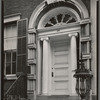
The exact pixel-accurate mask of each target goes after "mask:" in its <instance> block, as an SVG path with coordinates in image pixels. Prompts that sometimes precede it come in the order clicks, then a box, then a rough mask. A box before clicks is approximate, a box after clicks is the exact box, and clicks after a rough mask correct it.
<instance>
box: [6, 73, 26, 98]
mask: <svg viewBox="0 0 100 100" xmlns="http://www.w3.org/2000/svg"><path fill="white" fill-rule="evenodd" d="M11 95H12V96H20V97H21V98H27V77H26V75H24V74H23V75H20V76H19V77H18V78H17V79H16V80H15V81H14V83H13V84H12V85H11V86H10V88H9V89H8V90H7V92H6V93H5V95H4V98H7V97H8V96H11Z"/></svg>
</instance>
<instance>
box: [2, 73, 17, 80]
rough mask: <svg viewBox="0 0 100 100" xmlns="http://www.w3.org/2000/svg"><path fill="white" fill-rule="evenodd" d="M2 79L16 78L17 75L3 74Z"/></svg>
mask: <svg viewBox="0 0 100 100" xmlns="http://www.w3.org/2000/svg"><path fill="white" fill-rule="evenodd" d="M4 79H5V80H16V79H17V76H16V74H13V75H5V76H4Z"/></svg>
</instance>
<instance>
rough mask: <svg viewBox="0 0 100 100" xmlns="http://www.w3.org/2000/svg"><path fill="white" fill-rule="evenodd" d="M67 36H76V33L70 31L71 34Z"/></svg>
mask: <svg viewBox="0 0 100 100" xmlns="http://www.w3.org/2000/svg"><path fill="white" fill-rule="evenodd" d="M68 36H69V37H72V36H78V33H72V34H68Z"/></svg>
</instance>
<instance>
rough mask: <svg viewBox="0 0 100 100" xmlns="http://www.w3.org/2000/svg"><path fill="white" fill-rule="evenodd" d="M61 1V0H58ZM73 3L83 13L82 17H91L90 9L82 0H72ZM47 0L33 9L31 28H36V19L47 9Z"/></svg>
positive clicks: (30, 21)
mask: <svg viewBox="0 0 100 100" xmlns="http://www.w3.org/2000/svg"><path fill="white" fill-rule="evenodd" d="M58 1H59V0H58ZM70 1H71V2H72V3H73V5H75V6H76V7H77V8H78V9H79V11H80V13H81V14H82V17H83V18H82V19H85V18H89V13H88V10H87V8H86V6H85V4H84V3H83V2H82V1H81V0H70ZM45 2H46V1H45V0H44V1H43V2H42V3H41V4H40V5H39V6H37V8H36V9H35V10H34V11H33V13H32V15H31V17H30V20H29V29H30V28H35V25H36V20H37V19H38V16H39V14H40V13H41V12H42V11H43V10H44V9H45V6H46V5H45Z"/></svg>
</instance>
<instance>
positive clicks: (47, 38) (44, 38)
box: [40, 37, 49, 41]
mask: <svg viewBox="0 0 100 100" xmlns="http://www.w3.org/2000/svg"><path fill="white" fill-rule="evenodd" d="M40 40H41V41H44V40H49V37H41V38H40Z"/></svg>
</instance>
